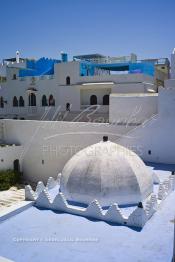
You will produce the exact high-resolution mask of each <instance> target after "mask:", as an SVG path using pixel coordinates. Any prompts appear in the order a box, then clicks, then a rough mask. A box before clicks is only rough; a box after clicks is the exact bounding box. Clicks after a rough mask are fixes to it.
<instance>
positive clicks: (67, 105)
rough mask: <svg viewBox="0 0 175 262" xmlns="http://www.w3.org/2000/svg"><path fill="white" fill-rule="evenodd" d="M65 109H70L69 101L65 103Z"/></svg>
mask: <svg viewBox="0 0 175 262" xmlns="http://www.w3.org/2000/svg"><path fill="white" fill-rule="evenodd" d="M66 111H70V103H67V104H66Z"/></svg>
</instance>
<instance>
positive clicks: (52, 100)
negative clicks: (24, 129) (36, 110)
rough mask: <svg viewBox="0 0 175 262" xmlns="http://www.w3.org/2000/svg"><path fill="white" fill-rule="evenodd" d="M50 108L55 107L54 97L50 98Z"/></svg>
mask: <svg viewBox="0 0 175 262" xmlns="http://www.w3.org/2000/svg"><path fill="white" fill-rule="evenodd" d="M49 106H55V99H54V98H53V95H50V96H49Z"/></svg>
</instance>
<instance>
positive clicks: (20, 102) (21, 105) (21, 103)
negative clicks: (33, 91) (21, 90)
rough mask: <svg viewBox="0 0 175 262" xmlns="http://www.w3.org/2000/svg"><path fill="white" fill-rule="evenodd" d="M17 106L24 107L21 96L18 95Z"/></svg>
mask: <svg viewBox="0 0 175 262" xmlns="http://www.w3.org/2000/svg"><path fill="white" fill-rule="evenodd" d="M19 106H20V107H24V99H23V97H22V96H20V98H19Z"/></svg>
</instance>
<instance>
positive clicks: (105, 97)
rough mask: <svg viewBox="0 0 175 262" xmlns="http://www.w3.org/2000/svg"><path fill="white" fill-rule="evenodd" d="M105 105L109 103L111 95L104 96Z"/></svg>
mask: <svg viewBox="0 0 175 262" xmlns="http://www.w3.org/2000/svg"><path fill="white" fill-rule="evenodd" d="M103 105H109V95H104V96H103Z"/></svg>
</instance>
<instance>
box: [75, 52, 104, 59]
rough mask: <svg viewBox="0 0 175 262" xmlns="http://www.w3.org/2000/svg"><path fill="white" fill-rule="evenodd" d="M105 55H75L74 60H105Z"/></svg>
mask: <svg viewBox="0 0 175 262" xmlns="http://www.w3.org/2000/svg"><path fill="white" fill-rule="evenodd" d="M104 57H105V56H104V55H101V54H97V53H96V54H87V55H75V56H73V58H76V59H93V58H104Z"/></svg>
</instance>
